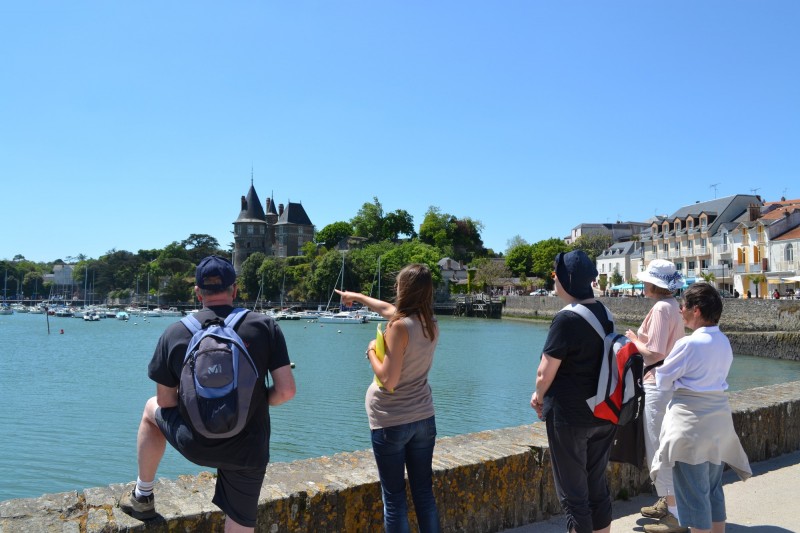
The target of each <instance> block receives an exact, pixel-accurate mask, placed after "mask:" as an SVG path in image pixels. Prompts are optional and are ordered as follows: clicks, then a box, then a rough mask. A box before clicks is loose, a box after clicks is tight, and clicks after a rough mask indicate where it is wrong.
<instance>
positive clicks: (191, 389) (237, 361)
mask: <svg viewBox="0 0 800 533" xmlns="http://www.w3.org/2000/svg"><path fill="white" fill-rule="evenodd" d="M247 312H248V310H247V309H242V308H236V309H234V310H233V311H232V312H231V314H229V315H228V316H227V318H225V321H224V323H220V322H219V321H218V320H217V321H211V322H206V327H205V328H204V327H203V325H202V324H201V323H200V322H199V321H198V320H197V319H196V318H195V317H194V316H191V315H190V316H186V317H184V318H182V319H181V322H182V323H183V325H184V326H186V328H187V329H188V330H189V331H190V332H191V333H192V340H191V341H190V342H189V347H188V348H187V350H186V356H185V357H184V359H183V367H182V369H181V381H180V387H179V391H178V397H179V399H180V404H181V407H182V412H183V413H184V415H185V418H186V420H187V421H188V422H189V424H190V425H191V426H192V428H193V429H194V430H195V431H196V432H197V433H199V434H200V435H202V436H204V437H207V438H209V439H224V438H229V437H233V436H234V435H236V434H238V433H239V432H241V431H242V429H243V428H244V426H245V424H246V423H247V419H248V413H249V411H250V401H251V399H252V398H253V392H254V390H255V388H256V384H257V382H258V369H257V367H256V365H255V363H254V362H253V359H252V358H251V357H250V354H249V353H248V351H247V348H246V347H245V344H244V341H242V339H241V337H239V335H238V334H237V333H236V331H235V329H234V328H235V327H236V325H237V324H238V323H239V321H240V320H242V318H244V316H245V315H246V314H247Z"/></svg>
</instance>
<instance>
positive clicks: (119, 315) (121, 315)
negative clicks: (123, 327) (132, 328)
mask: <svg viewBox="0 0 800 533" xmlns="http://www.w3.org/2000/svg"><path fill="white" fill-rule="evenodd" d="M130 318H131V315H129V314H128V313H127V312H125V311H119V312H117V320H128V319H130Z"/></svg>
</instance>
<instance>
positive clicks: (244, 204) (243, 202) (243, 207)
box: [242, 196, 247, 211]
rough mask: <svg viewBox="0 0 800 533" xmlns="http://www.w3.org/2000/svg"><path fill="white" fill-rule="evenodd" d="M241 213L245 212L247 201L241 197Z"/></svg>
mask: <svg viewBox="0 0 800 533" xmlns="http://www.w3.org/2000/svg"><path fill="white" fill-rule="evenodd" d="M242 211H247V199H246V198H245V197H244V196H242Z"/></svg>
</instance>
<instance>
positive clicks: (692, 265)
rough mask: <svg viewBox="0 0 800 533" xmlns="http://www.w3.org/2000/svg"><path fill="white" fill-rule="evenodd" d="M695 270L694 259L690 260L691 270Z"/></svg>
mask: <svg viewBox="0 0 800 533" xmlns="http://www.w3.org/2000/svg"><path fill="white" fill-rule="evenodd" d="M693 270H694V261H689V272H691V271H693Z"/></svg>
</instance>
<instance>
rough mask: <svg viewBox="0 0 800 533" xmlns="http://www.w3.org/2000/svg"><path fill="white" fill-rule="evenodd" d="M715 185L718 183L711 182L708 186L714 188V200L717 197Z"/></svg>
mask: <svg viewBox="0 0 800 533" xmlns="http://www.w3.org/2000/svg"><path fill="white" fill-rule="evenodd" d="M717 185H719V183H712V184H711V185H709V187H710V188H712V189H714V199H715V200H716V199H717Z"/></svg>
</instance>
